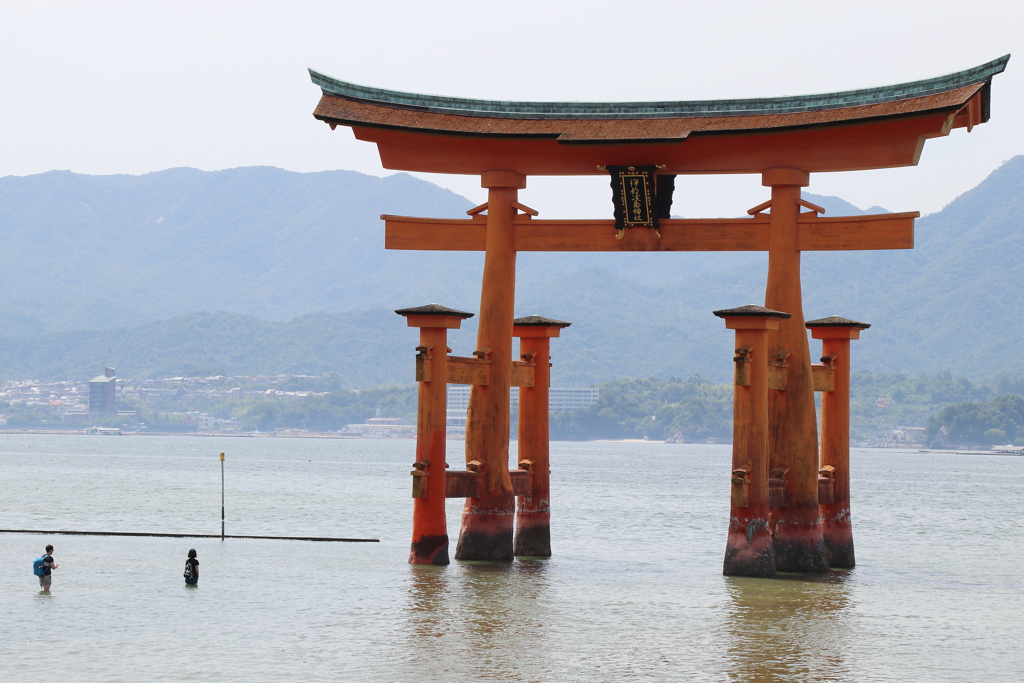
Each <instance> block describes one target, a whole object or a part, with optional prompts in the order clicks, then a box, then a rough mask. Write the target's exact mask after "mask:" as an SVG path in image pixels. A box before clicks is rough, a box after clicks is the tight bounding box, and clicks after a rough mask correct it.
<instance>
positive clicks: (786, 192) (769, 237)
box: [310, 55, 1009, 571]
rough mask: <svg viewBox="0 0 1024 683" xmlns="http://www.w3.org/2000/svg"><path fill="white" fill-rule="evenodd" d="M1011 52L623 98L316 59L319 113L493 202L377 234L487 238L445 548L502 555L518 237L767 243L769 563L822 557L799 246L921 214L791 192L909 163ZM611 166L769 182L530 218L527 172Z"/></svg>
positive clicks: (879, 236) (852, 238) (818, 246)
mask: <svg viewBox="0 0 1024 683" xmlns="http://www.w3.org/2000/svg"><path fill="white" fill-rule="evenodd" d="M1008 60H1009V55H1006V56H1004V57H1001V58H1000V59H996V60H994V61H992V62H989V63H987V64H984V65H981V66H979V67H976V68H973V69H968V70H966V71H961V72H958V73H954V74H950V75H947V76H941V77H938V78H932V79H928V80H923V81H916V82H913V83H905V84H901V85H894V86H885V87H879V88H869V89H864V90H854V91H848V92H840V93H829V94H823V95H808V96H797V97H782V98H764V99H747V100H716V101H690V102H628V103H578V102H567V103H559V102H509V101H488V100H471V99H461V98H450V97H438V96H433V95H421V94H415V93H404V92H396V91H391V90H384V89H380V88H372V87H366V86H361V85H356V84H352V83H347V82H345V81H340V80H337V79H334V78H331V77H329V76H326V75H323V74H321V73H318V72H316V71H313V70H310V75H311V77H312V80H313V82H314V83H315V84H316V85H318V86H320V88H321V90H322V97H321V99H320V102H319V104H318V105H317V107H316V110H315V112H314V116H315V117H316V118H317V119H319V120H321V121H324V122H325V123H328V124H329V125H330V127H331V129H332V130H333V129H334V128H335V127H337V126H338V125H342V126H349V127H351V128H352V130H353V133H354V134H355V136H356V138H357V139H359V140H364V141H367V142H372V143H375V144H376V145H377V149H378V152H379V153H380V158H381V163H382V165H383V166H384V168H388V169H393V170H400V171H420V172H427V173H457V174H472V175H479V176H480V178H481V185H482V186H483V187H484V188H487V202H486V203H485V204H483V205H481V206H479V207H476V208H475V209H472V210H471V211H470V212H469V213H470V215H471V218H468V219H460V220H451V219H432V218H408V217H400V216H383V217H382V218H383V219H384V220H385V229H386V233H385V247H386V248H388V249H414V250H452V251H483V252H484V253H485V256H484V272H483V285H482V291H481V302H480V323H479V332H478V335H477V352H476V355H478V357H481V358H483V357H485V358H487V359H488V360H489V361H490V367H491V373H492V374H491V381H490V383H489V384H487V385H476V386H473V387H472V390H471V394H470V407H469V414H468V417H467V424H466V460H467V462H471V461H476V462H477V463H479V466H478V470H479V471H480V472H482V474H483V477H482V479H483V481H484V484H483V490H482V491H481V492H480V495H479V497H476V498H467V500H466V506H465V509H464V512H463V517H462V529H461V533H460V536H459V541H458V547H457V550H456V554H455V557H456V559H462V560H505V561H507V560H511V559H512V557H513V540H512V539H513V536H512V531H513V514H514V506H515V503H514V500H515V499H514V492H513V487H512V483H511V478H510V475H509V470H508V445H509V441H508V438H509V426H510V425H509V391H510V384H511V377H512V364H513V354H512V344H513V304H514V295H515V264H516V253H517V252H519V251H767V252H768V274H767V287H766V294H765V302H764V305H765V307H766V308H767V309H770V310H773V311H782V312H785V313H788V314H791V317H789V318H786V319H778V329H772V330H769V331H768V332H767V335H768V336H767V347H768V349H769V353H770V354H771V355H772V356H776V357H780V358H785V360H786V363H788V367H789V375H788V383H787V387H786V389H785V391H773V392H771V395H770V398H769V415H770V419H769V425H770V427H769V434H768V447H769V460H770V464H771V467H772V468H775V467H777V466H785V467H788V474H787V477H788V487H789V490H788V496H789V500H788V503H789V504H788V506H787V507H786V508H785V509H777V510H776V509H773V517H772V525H773V536H772V538H773V545H774V552H775V562H776V566H777V568H778V569H779V570H781V571H817V570H823V569H827V568H828V562H827V559H826V552H825V545H824V538H823V535H822V524H821V513H820V510H819V504H818V490H817V480H818V464H819V453H818V436H817V430H816V419H815V409H814V387H813V379H812V364H811V358H810V351H809V346H808V340H807V330H806V329H805V321H804V316H803V304H802V294H801V286H800V253H801V252H803V251H816V250H833V251H834V250H855V249H911V248H913V242H914V236H913V225H914V219H915V218H916V217H917V216H918V215H919V214H918V213H916V212H913V213H897V214H883V215H875V216H857V217H837V218H833V217H828V218H826V217H822V216H821V215H820V214H821V213H823V212H822V210H821V209H820V208H819V207H816V206H814V205H812V204H810V203H809V202H806V201H805V200H803V199H801V188H802V187H806V186H807V185H808V184H809V182H810V180H809V178H810V174H811V173H819V172H827V171H854V170H868V169H876V168H894V167H900V166H912V165H916V164H917V163H918V160H919V159H920V155H921V151H922V149H923V147H924V142H925V140H928V139H930V138H935V137H942V136H945V135H948V134H949V133H950V131H951V130H952V129H954V128H967V129H968V131H970V130H971V129H972V128H973V127H974V126H976V125H978V124H980V123H984V122H986V121H988V119H989V100H990V92H991V81H992V77H993V76H995V75H996V74H998V73H1000V72H1002V71H1003V69H1004V68H1005V66H1006V63H1007V61H1008ZM609 166H620V167H630V166H632V167H638V166H656V167H657V169H658V170H657V174H658V175H659V176H665V175H689V174H710V173H757V174H760V175H761V178H762V183H763V184H764V185H765V186H766V187H770V188H771V197H770V199H769V200H768V201H766V202H765V203H763V204H761V205H760V206H758V207H754V208H753V209H751V210H750V211H749V212H748V213H749V214H750V217H748V218H738V219H699V220H693V219H666V220H661V221H660V226H659V227H660V230H659V231H657V232H656V231H654V230H646V229H639V228H635V229H632V230H628V231H626V232H625V234H622V233H618V234H617V232H616V229H615V228H614V227H613V226H614V223H613V222H612V221H610V220H605V221H602V220H541V219H538V218H536V216H537V215H538V214H537V212H536V211H534V210H532V209H530V208H528V207H526V206H524V205H523V204H521V203H519V197H518V191H519V190H521V189H524V188H525V187H526V181H527V177H528V176H531V175H599V174H604V173H605V168H606V167H609ZM801 207H803V208H806V209H808V211H803V212H802V211H801ZM768 209H770V213H768V214H766V213H765V211H767V210H768ZM485 212H486V214H485ZM787 354H788V358H786V355H787ZM775 513H777V514H775Z"/></svg>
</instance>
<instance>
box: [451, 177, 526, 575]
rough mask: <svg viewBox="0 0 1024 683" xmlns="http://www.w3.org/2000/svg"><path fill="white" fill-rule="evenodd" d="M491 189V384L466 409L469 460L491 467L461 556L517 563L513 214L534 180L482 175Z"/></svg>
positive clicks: (485, 320) (471, 512) (486, 330)
mask: <svg viewBox="0 0 1024 683" xmlns="http://www.w3.org/2000/svg"><path fill="white" fill-rule="evenodd" d="M481 184H482V185H483V186H484V187H486V188H487V206H488V208H487V244H486V251H485V252H484V274H483V284H482V287H481V291H480V327H479V328H478V332H477V350H478V351H481V352H485V353H486V354H487V355H486V357H487V358H489V359H490V361H491V382H490V384H488V385H474V386H473V387H472V388H471V389H470V394H469V411H468V412H467V414H466V462H470V461H472V460H477V461H479V462H480V463H481V467H480V471H481V472H482V473H483V479H484V483H483V490H482V492H481V495H480V497H479V498H467V499H466V506H465V508H464V509H463V512H462V530H461V533H460V534H459V542H458V545H457V547H456V550H455V559H457V560H497V561H512V559H513V552H512V536H513V520H514V516H515V495H514V494H513V491H512V480H511V478H510V477H509V473H508V437H509V428H510V418H511V416H510V411H509V390H510V385H511V380H512V360H513V358H512V320H513V318H514V315H513V307H514V304H515V282H516V247H515V233H514V231H513V225H512V221H513V217H514V215H515V213H516V209H515V208H514V207H513V206H512V204H513V202H516V201H518V190H519V189H520V188H523V187H525V186H526V178H524V177H522V176H520V175H518V174H516V173H510V172H507V171H489V172H487V173H485V174H483V175H482V177H481Z"/></svg>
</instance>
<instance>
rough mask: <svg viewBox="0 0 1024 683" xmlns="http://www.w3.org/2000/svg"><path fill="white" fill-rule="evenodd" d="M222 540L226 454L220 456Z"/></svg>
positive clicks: (222, 537)
mask: <svg viewBox="0 0 1024 683" xmlns="http://www.w3.org/2000/svg"><path fill="white" fill-rule="evenodd" d="M220 540H222V541H223V540H224V454H223V453H221V454H220Z"/></svg>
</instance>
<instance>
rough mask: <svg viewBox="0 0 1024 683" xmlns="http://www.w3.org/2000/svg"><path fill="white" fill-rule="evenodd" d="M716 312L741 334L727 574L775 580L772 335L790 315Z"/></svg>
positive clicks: (738, 338) (741, 310) (754, 308)
mask: <svg viewBox="0 0 1024 683" xmlns="http://www.w3.org/2000/svg"><path fill="white" fill-rule="evenodd" d="M714 313H715V315H717V316H718V317H719V318H724V319H725V326H726V328H728V329H730V330H736V357H735V358H734V359H733V361H734V363H735V371H734V372H735V381H734V384H735V386H734V387H733V390H734V394H733V418H732V419H733V422H732V425H733V426H732V498H731V505H730V507H729V540H728V541H727V543H726V546H725V563H724V565H723V568H722V573H723V574H725V575H727V576H775V552H774V549H773V547H772V535H771V531H770V529H769V526H768V524H769V507H768V333H769V331H772V330H777V329H779V325H780V323H781V322H782V321H784V320H786V319H788V318H789V317H790V314H789V313H782V312H780V311H773V310H771V309H767V308H762V307H760V306H754V305H750V306H742V307H740V308H732V309H728V310H724V311H715V312H714Z"/></svg>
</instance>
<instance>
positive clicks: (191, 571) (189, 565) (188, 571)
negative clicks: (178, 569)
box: [185, 548, 199, 586]
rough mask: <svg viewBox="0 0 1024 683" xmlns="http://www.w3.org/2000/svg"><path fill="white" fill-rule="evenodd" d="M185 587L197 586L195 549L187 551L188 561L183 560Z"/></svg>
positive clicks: (197, 563) (197, 574)
mask: <svg viewBox="0 0 1024 683" xmlns="http://www.w3.org/2000/svg"><path fill="white" fill-rule="evenodd" d="M185 585H187V586H197V585H199V560H197V559H196V549H195V548H192V549H191V550H189V551H188V559H187V560H185Z"/></svg>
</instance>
